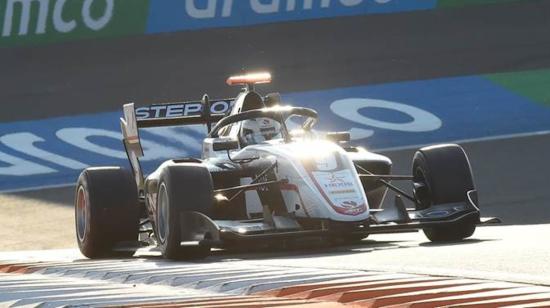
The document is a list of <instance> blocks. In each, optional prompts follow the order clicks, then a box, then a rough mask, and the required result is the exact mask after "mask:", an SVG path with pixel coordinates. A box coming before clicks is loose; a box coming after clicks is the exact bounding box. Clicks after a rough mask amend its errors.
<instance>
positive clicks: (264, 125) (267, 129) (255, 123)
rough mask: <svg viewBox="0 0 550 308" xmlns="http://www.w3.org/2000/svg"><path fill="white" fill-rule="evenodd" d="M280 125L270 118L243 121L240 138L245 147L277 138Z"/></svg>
mask: <svg viewBox="0 0 550 308" xmlns="http://www.w3.org/2000/svg"><path fill="white" fill-rule="evenodd" d="M280 131H281V124H279V122H277V121H275V120H273V119H270V118H257V119H249V120H245V121H243V124H242V127H241V138H242V140H243V142H244V143H245V145H250V144H258V143H260V142H264V141H267V140H271V139H273V138H274V137H276V136H278V135H279V133H280Z"/></svg>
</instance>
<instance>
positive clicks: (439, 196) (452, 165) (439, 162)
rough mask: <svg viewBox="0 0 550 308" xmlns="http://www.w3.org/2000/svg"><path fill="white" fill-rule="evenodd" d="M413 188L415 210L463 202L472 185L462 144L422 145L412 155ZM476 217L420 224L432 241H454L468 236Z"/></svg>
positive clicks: (470, 172)
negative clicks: (443, 222) (450, 222)
mask: <svg viewBox="0 0 550 308" xmlns="http://www.w3.org/2000/svg"><path fill="white" fill-rule="evenodd" d="M412 169H413V170H412V172H413V186H414V187H413V189H414V195H415V198H416V199H417V201H418V203H419V204H418V205H417V210H423V209H427V208H430V207H432V206H435V205H438V204H445V203H453V202H463V201H466V200H467V193H468V191H470V190H473V189H475V188H474V181H473V176H472V169H471V166H470V162H469V160H468V157H467V155H466V153H465V152H464V150H463V149H462V147H460V146H459V145H456V144H449V145H438V146H431V147H425V148H422V149H420V150H418V151H417V152H416V154H415V155H414V158H413V168H412ZM476 223H477V221H476V220H474V219H472V220H468V221H461V222H459V223H456V224H452V225H446V226H439V227H430V228H424V230H423V231H424V234H426V236H427V237H428V239H429V240H430V241H432V242H444V241H458V240H462V239H464V238H467V237H470V236H471V235H472V234H473V233H474V231H475V229H476Z"/></svg>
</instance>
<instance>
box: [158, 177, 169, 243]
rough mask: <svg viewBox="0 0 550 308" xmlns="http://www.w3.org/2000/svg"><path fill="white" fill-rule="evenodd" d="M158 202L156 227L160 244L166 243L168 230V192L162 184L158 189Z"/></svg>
mask: <svg viewBox="0 0 550 308" xmlns="http://www.w3.org/2000/svg"><path fill="white" fill-rule="evenodd" d="M158 196H159V197H158V198H159V200H158V205H157V207H158V208H157V215H158V217H157V220H158V221H157V225H158V239H159V241H160V242H161V243H164V242H165V241H166V234H167V233H168V232H167V228H168V192H167V191H166V185H165V184H164V183H162V184H161V185H160V189H159V195H158Z"/></svg>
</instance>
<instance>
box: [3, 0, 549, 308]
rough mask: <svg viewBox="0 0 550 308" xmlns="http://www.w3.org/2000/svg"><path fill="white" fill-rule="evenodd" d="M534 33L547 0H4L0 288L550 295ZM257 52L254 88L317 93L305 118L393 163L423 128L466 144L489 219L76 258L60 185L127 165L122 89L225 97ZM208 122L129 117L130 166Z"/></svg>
mask: <svg viewBox="0 0 550 308" xmlns="http://www.w3.org/2000/svg"><path fill="white" fill-rule="evenodd" d="M317 2H318V3H317ZM549 50H550V1H549V0H510V1H491V0H478V1H474V0H472V1H458V0H457V1H455V0H438V1H436V0H427V1H426V0H419V1H416V0H389V1H378V0H364V1H344V0H340V1H336V0H335V1H324V0H323V1H305V0H304V1H290V0H281V1H244V0H243V1H227V0H224V1H222V0H219V1H177V0H169V1H168V0H166V1H162V0H136V1H133V3H132V5H128V3H127V2H126V1H125V0H96V1H87V0H86V1H84V0H75V1H61V0H56V1H54V0H50V1H41V0H34V1H32V0H29V1H24V0H23V1H11V0H10V1H3V2H2V3H0V68H1V72H2V74H0V102H2V112H0V234H2V235H3V236H2V239H1V240H0V306H14V307H18V306H25V307H27V306H30V307H34V306H41V305H42V306H43V307H62V306H66V305H84V306H86V305H90V306H109V305H111V306H112V305H128V306H140V305H142V306H151V307H153V306H159V305H160V306H162V305H164V306H163V307H169V306H182V307H195V306H208V307H217V306H220V307H231V306H233V307H271V306H296V307H298V306H307V305H309V306H311V307H325V306H326V307H333V306H341V305H342V306H343V305H349V306H353V305H356V306H367V307H390V306H391V307H440V306H452V305H455V306H465V307H504V306H506V307H549V306H550V263H549V262H548V258H549V257H550V248H549V246H548V245H547V244H546V242H545V238H546V237H547V235H548V234H550V210H549V206H550V190H549V189H548V175H549V174H550V163H549V162H548V157H550V90H549V89H550V88H549V86H548V85H549V84H550V53H549V52H548V51H549ZM260 70H268V71H270V72H271V73H272V76H273V81H272V83H270V84H266V85H259V86H258V90H259V91H260V92H261V93H264V94H267V93H270V92H279V93H280V94H281V97H282V100H283V102H284V104H286V105H295V106H304V107H309V108H312V109H315V110H317V112H318V113H319V123H318V125H317V126H316V129H318V130H319V131H350V134H351V135H350V136H351V142H352V143H353V144H355V145H359V146H363V147H365V148H367V149H368V150H371V151H373V152H377V153H382V154H384V155H387V156H388V157H389V158H391V160H392V161H393V172H394V173H396V174H410V172H411V162H412V157H413V155H414V153H415V151H416V150H417V149H418V148H419V147H422V146H425V145H431V144H439V143H458V144H460V145H462V146H463V147H464V149H465V150H466V151H467V153H468V155H469V158H470V162H471V164H472V170H473V173H474V177H475V184H476V187H477V190H478V192H479V203H480V208H481V211H482V215H483V216H491V217H499V218H500V219H502V221H503V223H502V224H500V225H497V226H483V227H479V228H478V229H477V231H476V233H475V234H474V235H473V236H472V237H471V238H469V239H467V240H466V241H464V242H461V243H449V244H434V243H430V242H429V241H428V240H427V239H426V237H425V236H424V234H423V233H422V232H416V233H404V234H401V233H398V234H386V235H371V236H369V237H368V238H367V239H364V240H363V241H361V242H359V243H354V244H333V243H323V242H315V243H308V245H304V246H301V245H298V247H294V246H292V247H277V248H271V249H268V248H265V247H249V248H247V249H244V250H242V249H241V250H235V251H225V250H215V251H214V252H213V254H212V256H209V257H208V258H206V259H204V260H201V261H194V262H183V261H181V262H171V261H165V260H163V259H162V258H161V257H160V255H159V253H158V252H157V251H154V250H150V249H142V250H140V251H138V253H137V254H136V255H135V256H134V257H133V258H127V259H114V260H87V259H86V258H84V257H83V256H82V255H81V254H80V253H79V251H78V248H77V242H76V239H75V230H74V219H75V218H74V207H73V201H74V185H75V182H76V179H77V177H78V175H79V174H80V172H81V171H82V170H83V169H85V168H87V167H92V166H105V165H109V166H112V165H114V166H123V167H129V166H128V160H127V156H126V153H125V151H124V146H123V144H122V143H121V141H120V140H121V138H122V134H121V131H120V123H119V118H120V117H121V116H122V105H123V104H125V103H128V102H134V103H135V104H136V105H137V106H145V105H149V104H153V103H168V102H183V101H197V100H200V99H201V97H202V96H203V94H205V93H208V94H209V96H210V97H211V98H215V99H227V100H230V99H231V98H233V97H235V95H236V90H237V89H235V88H234V87H230V86H227V85H226V84H225V79H226V78H227V77H228V76H230V75H232V74H239V73H242V72H245V71H260ZM205 135H206V128H205V127H204V126H201V125H192V126H185V127H162V128H147V129H143V130H142V131H141V132H140V137H141V138H142V145H143V148H144V151H145V156H144V159H143V160H142V167H143V169H144V171H145V172H146V173H149V172H152V171H153V170H155V169H156V168H157V167H158V165H159V164H160V163H162V162H163V161H165V160H167V159H171V158H174V157H199V156H200V153H201V149H202V139H203V138H204V137H205ZM398 186H399V187H400V188H402V189H404V190H406V191H411V189H412V187H411V185H410V184H409V183H406V182H405V183H403V184H401V183H399V184H398ZM393 200H394V194H388V195H387V197H386V203H389V202H393Z"/></svg>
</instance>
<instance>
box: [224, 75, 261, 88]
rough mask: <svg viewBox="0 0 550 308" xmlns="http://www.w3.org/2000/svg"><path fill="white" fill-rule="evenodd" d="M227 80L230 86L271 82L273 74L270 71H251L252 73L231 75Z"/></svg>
mask: <svg viewBox="0 0 550 308" xmlns="http://www.w3.org/2000/svg"><path fill="white" fill-rule="evenodd" d="M226 82H227V85H230V86H236V85H247V84H261V83H270V82H271V74H270V73H268V72H261V73H251V74H246V75H240V76H231V77H229V78H227V81H226Z"/></svg>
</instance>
